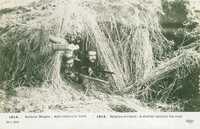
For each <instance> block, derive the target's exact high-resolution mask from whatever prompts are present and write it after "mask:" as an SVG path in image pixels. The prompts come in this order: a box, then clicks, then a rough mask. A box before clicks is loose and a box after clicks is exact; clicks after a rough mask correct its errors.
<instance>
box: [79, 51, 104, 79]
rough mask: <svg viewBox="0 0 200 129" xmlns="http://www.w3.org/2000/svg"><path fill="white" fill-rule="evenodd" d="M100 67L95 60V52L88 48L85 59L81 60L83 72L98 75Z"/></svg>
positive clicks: (93, 75)
mask: <svg viewBox="0 0 200 129" xmlns="http://www.w3.org/2000/svg"><path fill="white" fill-rule="evenodd" d="M101 69H102V67H101V66H100V65H99V64H98V62H97V52H96V51H95V50H89V51H88V53H87V57H86V59H85V60H84V61H83V65H82V70H83V73H84V74H87V75H89V76H91V77H99V76H100V75H101V72H100V71H101Z"/></svg>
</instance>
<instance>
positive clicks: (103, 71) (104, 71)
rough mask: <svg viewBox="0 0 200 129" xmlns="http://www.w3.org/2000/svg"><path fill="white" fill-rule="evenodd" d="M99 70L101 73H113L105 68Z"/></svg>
mask: <svg viewBox="0 0 200 129" xmlns="http://www.w3.org/2000/svg"><path fill="white" fill-rule="evenodd" d="M100 72H102V73H107V74H115V73H114V72H111V71H106V70H101V71H100Z"/></svg>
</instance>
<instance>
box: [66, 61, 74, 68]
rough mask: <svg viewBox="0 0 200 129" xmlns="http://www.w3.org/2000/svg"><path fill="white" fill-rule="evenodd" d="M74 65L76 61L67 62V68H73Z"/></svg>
mask: <svg viewBox="0 0 200 129" xmlns="http://www.w3.org/2000/svg"><path fill="white" fill-rule="evenodd" d="M73 65H74V62H70V63H69V62H67V64H66V67H67V68H72V67H73Z"/></svg>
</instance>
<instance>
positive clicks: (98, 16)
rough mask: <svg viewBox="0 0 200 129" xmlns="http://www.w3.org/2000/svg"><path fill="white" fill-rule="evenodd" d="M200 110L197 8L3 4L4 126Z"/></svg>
mask: <svg viewBox="0 0 200 129" xmlns="http://www.w3.org/2000/svg"><path fill="white" fill-rule="evenodd" d="M199 111H200V0H0V113H1V115H0V116H2V118H4V117H5V116H4V115H5V114H7V113H8V114H9V113H14V114H13V115H8V118H9V119H17V118H18V117H20V115H22V114H21V113H31V114H37V113H65V114H67V113H70V114H71V113H72V114H73V113H75V114H77V113H79V115H75V116H74V117H79V118H81V117H84V115H81V113H86V114H87V113H96V115H95V118H102V119H104V118H106V117H107V115H106V113H111V114H113V113H114V114H115V113H117V114H123V113H126V114H127V115H128V114H132V115H133V114H134V113H137V116H135V117H138V116H139V114H138V113H140V112H141V113H142V112H151V113H152V114H154V112H155V114H156V112H160V113H167V112H170V113H173V112H174V113H175V112H179V113H184V112H185V113H186V112H193V113H194V112H199ZM18 113H20V114H18ZM102 113H103V114H102ZM15 114H18V115H19V116H18V115H15ZM26 117H31V118H34V116H30V115H29V116H26ZM26 117H25V118H26ZM37 117H38V116H37ZM41 117H42V115H41ZM57 117H59V116H57ZM60 117H62V118H65V117H67V116H65V117H64V116H60ZM68 117H70V116H68ZM71 117H73V116H71ZM109 117H111V118H113V117H114V116H112V115H109ZM116 117H117V116H116ZM130 117H131V116H130ZM132 117H134V116H132ZM148 117H151V116H148ZM171 117H172V116H171ZM174 117H175V118H180V117H181V116H180V115H174V116H173V118H174ZM44 118H45V116H44ZM54 118H55V116H54ZM195 118H197V119H199V120H200V118H198V117H195ZM6 119H7V117H6ZM120 119H123V118H120ZM197 119H196V122H197ZM56 120H57V121H58V119H56ZM123 120H124V119H123ZM123 120H122V121H123ZM25 121H26V120H25ZM131 121H134V120H131ZM151 121H152V120H151ZM184 121H185V119H184ZM119 122H120V120H119ZM126 122H128V121H126ZM126 122H125V123H126ZM174 122H175V121H174ZM192 122H193V120H191V119H189V120H186V123H192ZM8 123H9V121H8ZM122 123H123V122H122ZM139 123H140V124H141V125H142V122H141V121H140V122H139ZM180 123H181V122H180ZM12 124H13V123H12ZM118 127H120V126H118ZM122 127H123V126H122ZM134 127H135V126H134ZM102 128H103V127H102ZM102 128H101V129H102ZM113 128H114V127H113ZM132 128H133V127H132ZM0 129H1V124H0ZM2 129H3V128H2ZM13 129H15V128H13ZM49 129H50V128H49ZM54 129H55V128H54ZM67 129H68V128H67ZM69 129H74V128H69ZM93 129H94V128H93ZM116 129H117V128H116ZM145 129H146V128H145ZM168 129H169V128H168ZM170 129H173V128H170Z"/></svg>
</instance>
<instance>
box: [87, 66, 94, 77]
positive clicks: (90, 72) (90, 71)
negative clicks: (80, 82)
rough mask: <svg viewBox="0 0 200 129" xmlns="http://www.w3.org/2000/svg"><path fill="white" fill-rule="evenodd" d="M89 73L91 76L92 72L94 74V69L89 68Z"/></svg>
mask: <svg viewBox="0 0 200 129" xmlns="http://www.w3.org/2000/svg"><path fill="white" fill-rule="evenodd" d="M88 74H89V75H90V76H91V75H92V74H94V71H93V70H92V68H89V69H88Z"/></svg>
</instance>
